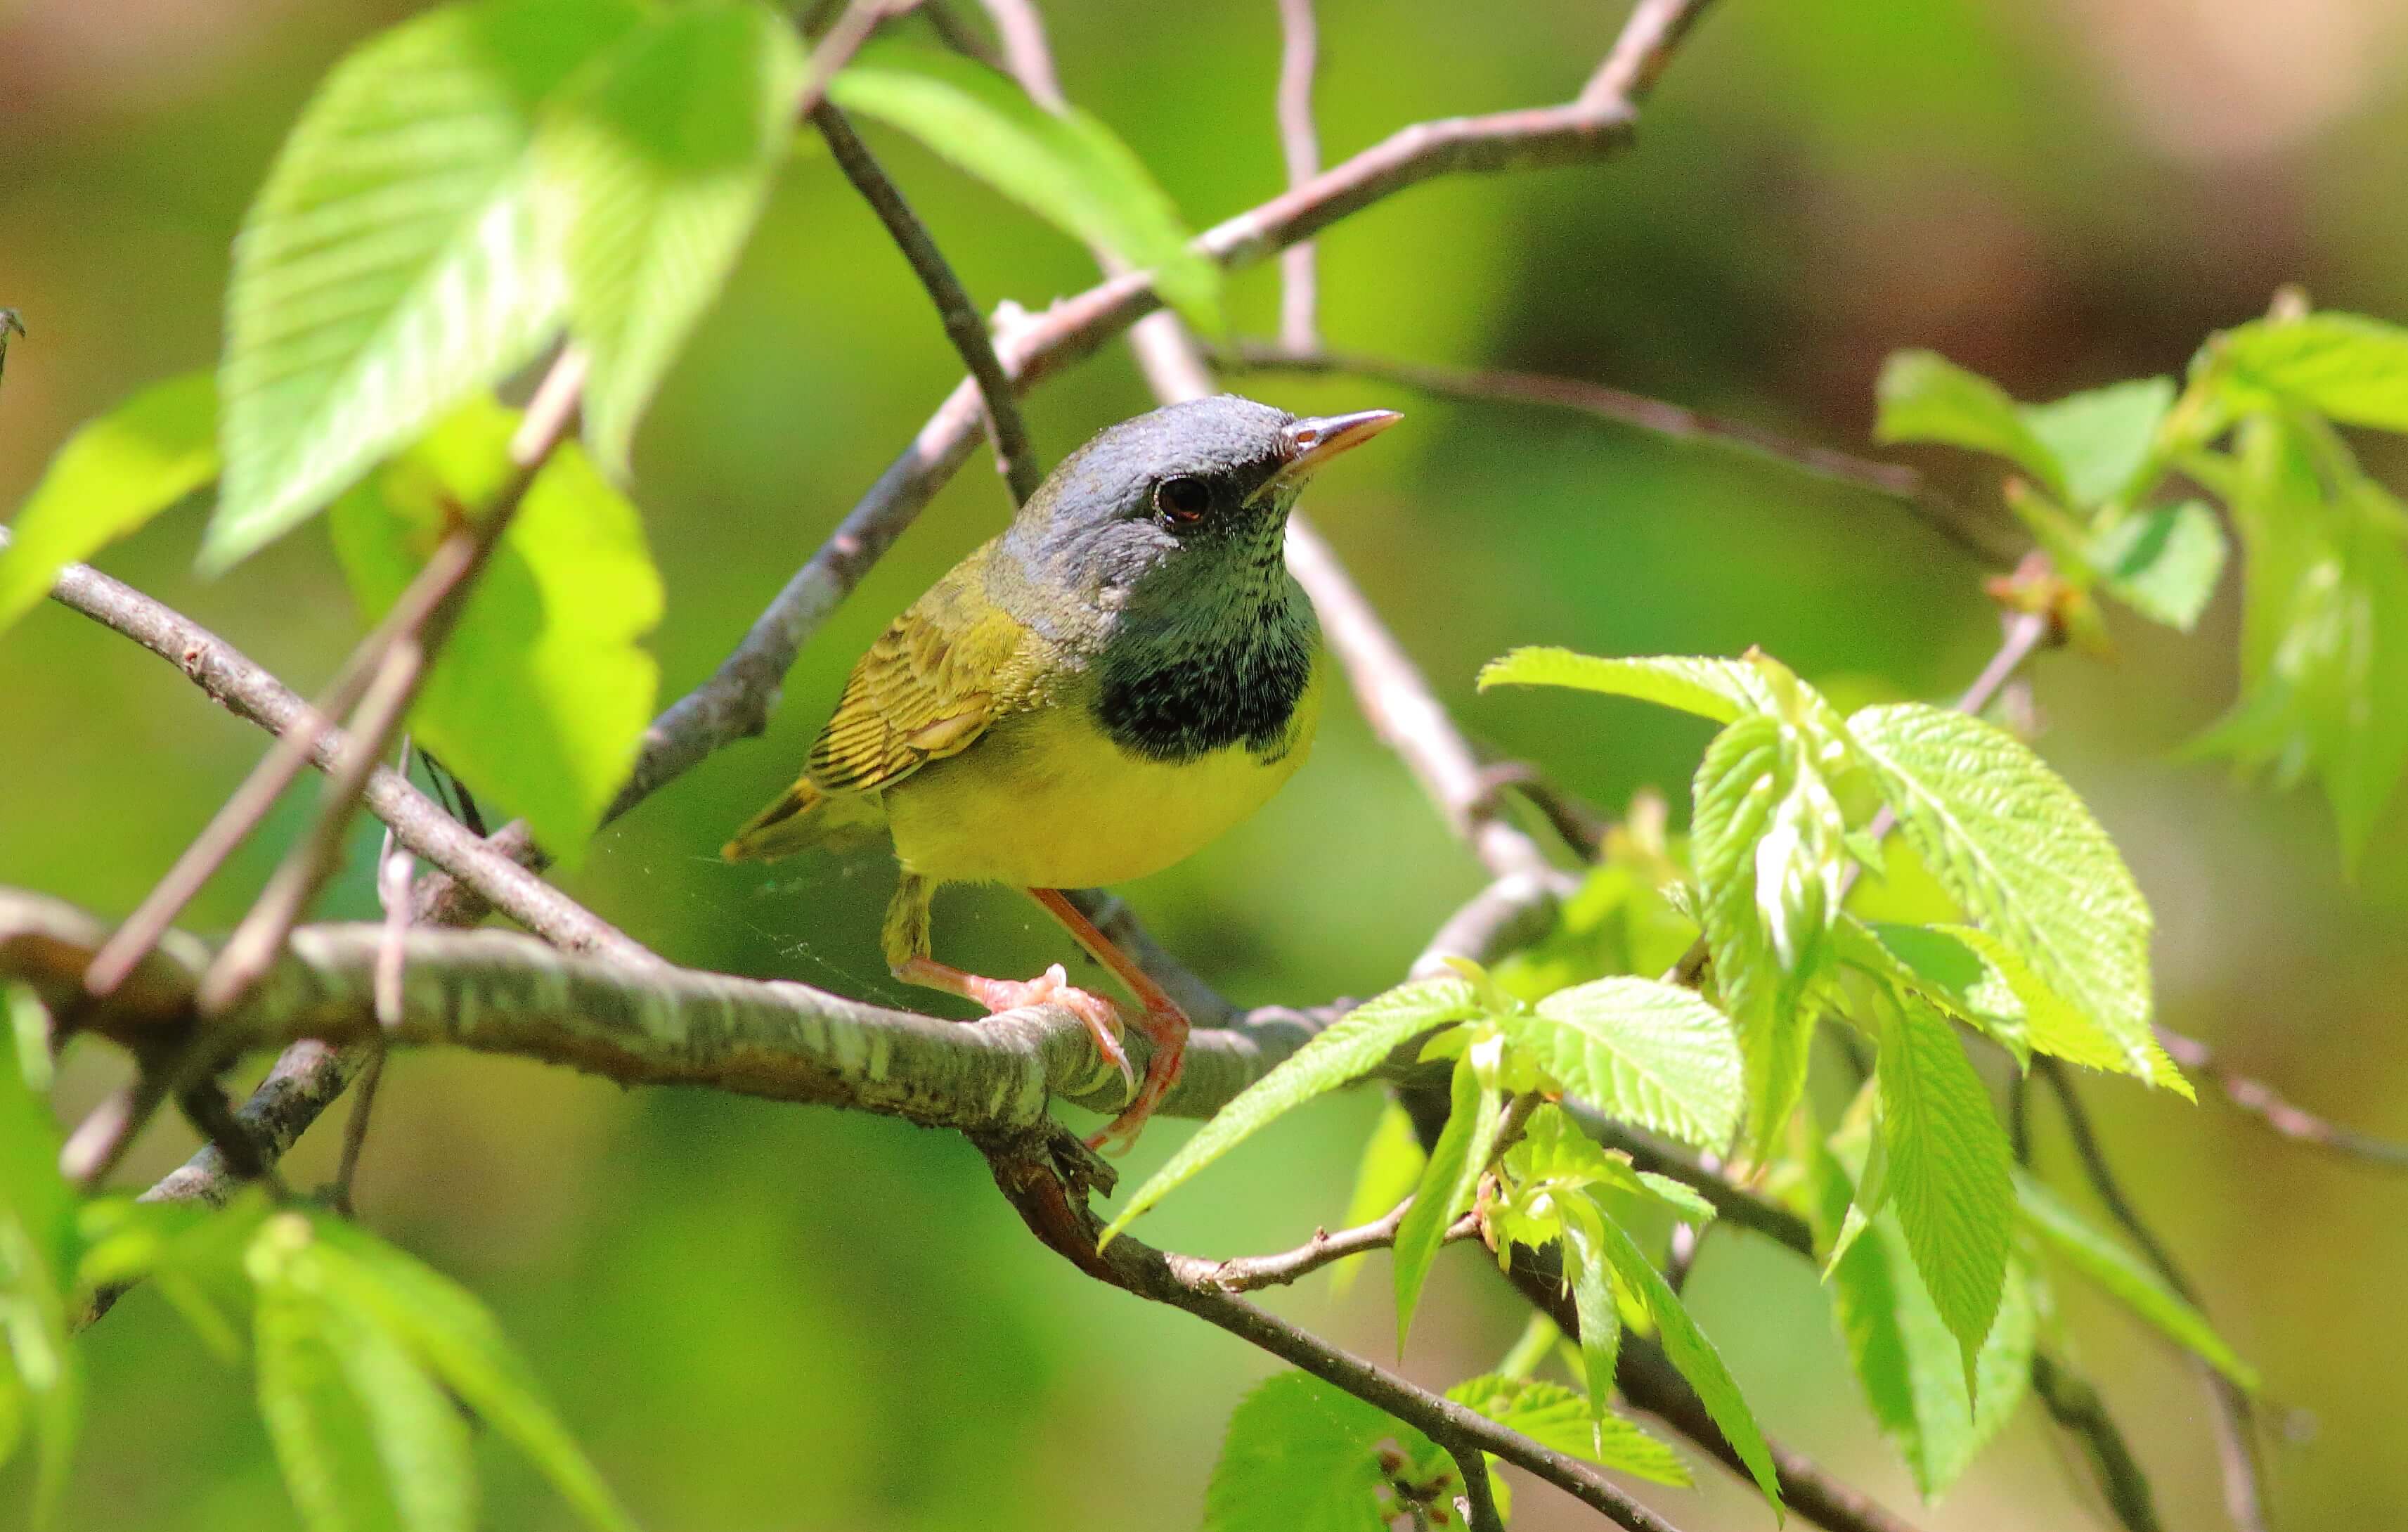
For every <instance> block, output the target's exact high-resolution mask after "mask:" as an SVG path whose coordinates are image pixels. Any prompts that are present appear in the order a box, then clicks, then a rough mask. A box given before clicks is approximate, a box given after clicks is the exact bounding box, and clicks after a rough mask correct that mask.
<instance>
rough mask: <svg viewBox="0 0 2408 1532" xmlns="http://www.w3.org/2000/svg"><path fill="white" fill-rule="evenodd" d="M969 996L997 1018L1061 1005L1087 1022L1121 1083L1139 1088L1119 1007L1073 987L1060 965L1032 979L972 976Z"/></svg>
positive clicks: (1099, 1049)
mask: <svg viewBox="0 0 2408 1532" xmlns="http://www.w3.org/2000/svg"><path fill="white" fill-rule="evenodd" d="M969 996H970V998H971V999H973V1000H975V1001H977V1002H978V1003H979V1004H982V1005H983V1006H985V1007H986V1008H987V1010H988V1011H989V1012H990V1013H991V1014H997V1015H999V1014H1001V1013H1002V1012H1004V1011H1014V1010H1019V1009H1020V1008H1022V1007H1023V1006H1026V1005H1059V1006H1061V1007H1062V1008H1063V1009H1064V1010H1066V1011H1068V1012H1069V1013H1070V1014H1071V1015H1072V1016H1075V1017H1077V1018H1078V1019H1080V1020H1081V1021H1082V1022H1084V1023H1086V1027H1087V1035H1088V1036H1090V1037H1092V1038H1094V1039H1095V1042H1096V1051H1097V1053H1100V1054H1102V1055H1103V1057H1104V1062H1106V1063H1108V1064H1111V1066H1112V1067H1113V1068H1114V1069H1117V1070H1119V1071H1120V1072H1121V1081H1122V1083H1123V1084H1125V1085H1126V1086H1127V1087H1128V1088H1129V1089H1130V1090H1132V1091H1134V1090H1136V1089H1137V1088H1138V1087H1137V1069H1136V1066H1134V1065H1133V1064H1131V1063H1130V1062H1129V1056H1128V1049H1127V1048H1125V1047H1124V1046H1123V1045H1122V1043H1121V1013H1120V1007H1118V1006H1116V1005H1114V1004H1112V1003H1111V1001H1109V1000H1106V999H1105V998H1104V997H1103V996H1101V995H1098V994H1090V993H1088V992H1087V991H1086V990H1082V989H1079V988H1077V987H1076V986H1074V985H1072V984H1071V982H1070V976H1069V975H1068V973H1066V972H1064V971H1063V968H1062V965H1061V964H1060V963H1058V962H1057V963H1055V964H1054V965H1053V966H1052V967H1050V968H1048V969H1046V970H1045V972H1043V973H1042V974H1039V975H1038V976H1036V977H1035V978H1033V979H991V978H977V977H973V978H972V979H971V980H970V984H969Z"/></svg>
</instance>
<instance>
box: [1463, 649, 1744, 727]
mask: <svg viewBox="0 0 2408 1532" xmlns="http://www.w3.org/2000/svg"><path fill="white" fill-rule="evenodd" d="M1489 687H1571V688H1573V689H1574V690H1578V691H1601V692H1605V693H1608V694H1609V695H1612V696H1615V697H1633V698H1637V699H1638V700H1639V701H1642V702H1658V703H1661V704H1662V705H1664V706H1665V707H1676V708H1679V709H1680V710H1681V711H1683V712H1684V713H1695V714H1698V715H1700V716H1703V717H1708V718H1712V719H1713V720H1714V721H1715V722H1717V723H1729V722H1731V721H1732V720H1733V719H1735V718H1737V717H1738V716H1739V715H1741V714H1742V713H1763V712H1770V711H1771V710H1772V708H1773V705H1774V703H1773V700H1772V697H1771V696H1770V693H1769V691H1768V690H1767V689H1766V687H1765V682H1764V677H1763V674H1762V672H1759V671H1758V670H1757V669H1756V667H1755V666H1753V665H1751V664H1749V663H1748V662H1747V661H1745V660H1743V659H1715V658H1709V657H1703V656H1692V655H1648V656H1642V657H1634V658H1611V659H1609V658H1601V657H1599V656H1597V655H1583V654H1575V653H1573V652H1572V651H1571V650H1570V649H1554V648H1528V649H1516V650H1514V651H1512V653H1511V654H1508V655H1506V656H1505V657H1504V658H1500V659H1492V660H1490V661H1489V662H1488V663H1487V664H1486V665H1484V666H1483V667H1482V668H1481V672H1480V689H1481V690H1483V691H1486V690H1487V689H1488V688H1489Z"/></svg>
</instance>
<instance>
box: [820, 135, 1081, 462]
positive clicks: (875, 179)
mask: <svg viewBox="0 0 2408 1532" xmlns="http://www.w3.org/2000/svg"><path fill="white" fill-rule="evenodd" d="M811 123H812V124H813V125H814V126H816V127H817V128H818V129H819V130H820V137H823V138H824V139H826V140H827V146H828V151H829V152H831V153H832V154H834V155H835V156H836V163H837V166H838V167H839V169H841V170H843V172H844V175H845V179H846V180H847V181H852V182H853V190H854V191H857V192H859V193H860V194H861V197H862V200H863V201H865V202H867V203H868V204H869V206H870V210H872V211H874V212H876V213H877V214H878V221H879V222H880V223H882V224H885V225H886V232H887V234H888V235H890V236H891V237H892V238H894V240H895V243H896V247H897V248H899V249H900V250H901V251H902V252H903V258H904V259H905V260H907V261H909V262H910V263H911V270H912V273H913V274H914V275H916V276H917V277H918V278H919V279H920V285H921V286H923V287H925V288H926V289H927V290H928V297H929V299H930V301H932V302H934V303H935V304H936V306H937V317H938V318H939V320H941V321H943V323H944V326H945V334H946V335H947V336H948V337H949V338H951V339H952V340H953V350H954V351H956V352H958V353H959V354H961V358H962V365H963V366H965V367H967V368H968V369H969V370H970V376H971V377H972V378H973V379H975V380H977V382H978V388H979V397H980V399H981V400H982V402H983V403H984V404H985V406H986V425H987V435H988V437H989V438H990V439H991V440H993V441H994V442H995V455H996V461H997V462H998V464H999V465H1000V466H1001V468H1002V470H1003V478H1004V483H1006V484H1009V485H1011V503H1012V504H1014V505H1022V504H1025V503H1026V502H1027V499H1028V497H1029V496H1031V495H1034V494H1036V493H1037V478H1038V474H1037V449H1036V448H1035V447H1033V446H1031V445H1030V444H1029V441H1028V426H1027V423H1026V422H1025V420H1024V419H1022V417H1021V413H1020V404H1019V401H1018V400H1016V399H1014V398H1013V397H1012V394H1011V380H1010V379H1009V378H1006V377H1005V376H1004V375H1003V364H1002V363H1001V362H1000V361H998V360H996V354H995V340H994V339H993V337H991V336H989V335H988V334H987V328H986V321H985V320H984V319H982V318H981V317H980V316H979V311H978V305H976V304H975V303H972V302H971V301H970V296H969V294H968V293H967V292H965V291H964V290H963V288H962V283H961V279H960V278H959V277H956V276H955V275H953V267H952V266H950V265H948V264H947V263H946V260H945V257H944V254H943V253H942V252H940V251H939V250H938V249H937V242H936V240H935V239H934V238H931V237H930V236H929V234H928V227H927V225H926V224H923V223H921V222H920V219H919V215H918V214H916V213H914V212H912V210H911V205H910V203H908V202H906V201H905V200H904V199H903V193H902V192H901V190H899V189H898V188H897V187H896V184H895V182H894V181H891V180H889V179H888V178H887V175H886V172H885V170H884V169H882V168H881V167H880V166H879V164H878V161H877V159H876V157H875V156H873V155H872V154H871V153H870V152H869V146H868V145H867V144H865V143H863V142H862V141H861V139H860V137H859V136H858V135H856V134H855V133H854V132H853V124H852V123H848V122H846V121H845V117H844V113H842V112H840V111H839V110H837V109H836V108H835V107H833V106H831V105H829V104H828V103H827V102H824V101H823V102H821V103H820V104H819V106H818V107H816V108H813V109H812V111H811Z"/></svg>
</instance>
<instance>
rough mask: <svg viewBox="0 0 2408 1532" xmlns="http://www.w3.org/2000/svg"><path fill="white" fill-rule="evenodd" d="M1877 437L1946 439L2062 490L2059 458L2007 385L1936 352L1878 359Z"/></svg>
mask: <svg viewBox="0 0 2408 1532" xmlns="http://www.w3.org/2000/svg"><path fill="white" fill-rule="evenodd" d="M1874 392H1875V395H1876V397H1878V398H1879V400H1880V403H1881V411H1880V414H1879V415H1878V417H1877V418H1876V419H1875V421H1874V423H1873V439H1874V440H1875V441H1944V442H1946V443H1948V444H1949V445H1951V446H1957V447H1970V448H1971V449H1972V450H1973V451H1975V452H1985V453H1989V454H1991V455H1993V456H1998V457H2003V458H2006V459H2007V460H2008V461H2010V462H2012V463H2016V464H2019V465H2021V466H2022V467H2023V468H2024V470H2026V471H2028V472H2029V473H2030V474H2031V475H2032V477H2034V478H2036V479H2038V480H2039V481H2040V482H2041V483H2042V484H2043V485H2044V486H2046V487H2047V488H2048V489H2049V490H2050V491H2051V492H2052V493H2054V494H2057V495H2060V496H2061V495H2063V494H2064V493H2065V492H2066V474H2065V466H2064V465H2063V464H2061V463H2059V462H2058V461H2057V454H2056V453H2055V452H2053V451H2051V450H2050V448H2049V445H2048V443H2047V442H2046V441H2042V439H2041V436H2040V433H2039V432H2037V431H2035V430H2034V429H2033V428H2032V423H2031V422H2030V421H2029V420H2028V419H2027V418H2026V416H2025V413H2024V411H2023V410H2022V408H2021V407H2020V406H2018V405H2017V404H2016V403H2015V401H2014V399H2012V398H2010V397H2007V393H2006V390H2004V389H2002V388H2000V386H1999V385H1998V384H1997V383H1992V382H1991V381H1990V380H1989V379H1987V378H1985V377H1983V376H1982V375H1981V374H1980V373H1978V372H1969V371H1967V370H1966V369H1963V368H1961V367H1958V366H1957V364H1956V363H1954V362H1952V361H1950V360H1948V358H1946V357H1945V356H1942V355H1941V354H1938V353H1937V352H1929V351H1900V352H1893V353H1891V354H1890V358H1889V360H1888V361H1886V362H1885V363H1884V364H1882V373H1881V381H1880V383H1877V384H1876V385H1875V390H1874Z"/></svg>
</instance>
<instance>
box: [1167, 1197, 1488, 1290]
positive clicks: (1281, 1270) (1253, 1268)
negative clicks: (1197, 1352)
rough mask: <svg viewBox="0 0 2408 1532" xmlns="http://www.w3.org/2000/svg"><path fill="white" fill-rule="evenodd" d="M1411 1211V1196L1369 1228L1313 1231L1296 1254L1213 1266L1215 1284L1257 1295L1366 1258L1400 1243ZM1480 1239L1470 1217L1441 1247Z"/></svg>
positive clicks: (1454, 1228) (1477, 1223)
mask: <svg viewBox="0 0 2408 1532" xmlns="http://www.w3.org/2000/svg"><path fill="white" fill-rule="evenodd" d="M1410 1207H1412V1198H1410V1197H1408V1198H1406V1199H1405V1200H1404V1201H1403V1202H1400V1203H1398V1204H1397V1206H1396V1207H1392V1208H1390V1209H1389V1210H1388V1211H1387V1212H1386V1213H1385V1214H1384V1215H1383V1216H1381V1217H1379V1218H1376V1219H1373V1220H1372V1221H1370V1222H1369V1223H1363V1224H1358V1225H1356V1226H1355V1227H1354V1228H1352V1229H1340V1230H1339V1231H1338V1232H1337V1233H1336V1234H1331V1233H1329V1232H1328V1231H1327V1230H1325V1229H1315V1230H1314V1231H1313V1232H1312V1238H1311V1239H1308V1240H1306V1241H1305V1242H1304V1243H1303V1244H1301V1245H1298V1246H1297V1248H1296V1249H1294V1250H1281V1251H1279V1252H1278V1253H1276V1254H1273V1255H1239V1256H1232V1257H1230V1258H1229V1259H1228V1260H1226V1261H1223V1262H1220V1263H1218V1264H1216V1265H1214V1266H1213V1267H1212V1276H1211V1280H1212V1283H1213V1285H1215V1286H1217V1287H1218V1288H1220V1290H1221V1291H1222V1292H1224V1293H1253V1292H1255V1291H1257V1290H1258V1289H1261V1288H1266V1287H1285V1286H1286V1285H1288V1284H1289V1283H1290V1282H1295V1281H1298V1280H1301V1279H1304V1278H1307V1277H1310V1276H1312V1274H1313V1273H1314V1272H1316V1271H1319V1270H1320V1269H1321V1268H1322V1267H1324V1266H1326V1265H1333V1264H1335V1263H1337V1262H1340V1261H1343V1260H1345V1259H1346V1258H1347V1257H1348V1256H1350V1255H1368V1254H1369V1253H1370V1252H1371V1251H1373V1250H1386V1249H1388V1248H1389V1247H1390V1246H1392V1245H1394V1244H1395V1243H1396V1242H1397V1231H1398V1230H1399V1229H1401V1228H1403V1227H1404V1222H1405V1212H1406V1209H1408V1208H1410ZM1479 1236H1480V1220H1479V1218H1478V1217H1477V1216H1476V1215H1474V1214H1471V1213H1466V1214H1464V1215H1463V1216H1462V1217H1461V1218H1459V1219H1457V1220H1455V1222H1454V1223H1452V1224H1450V1225H1449V1226H1448V1228H1447V1231H1446V1236H1445V1238H1444V1239H1443V1240H1441V1243H1443V1244H1452V1243H1454V1242H1455V1240H1458V1239H1476V1238H1478V1237H1479Z"/></svg>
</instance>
